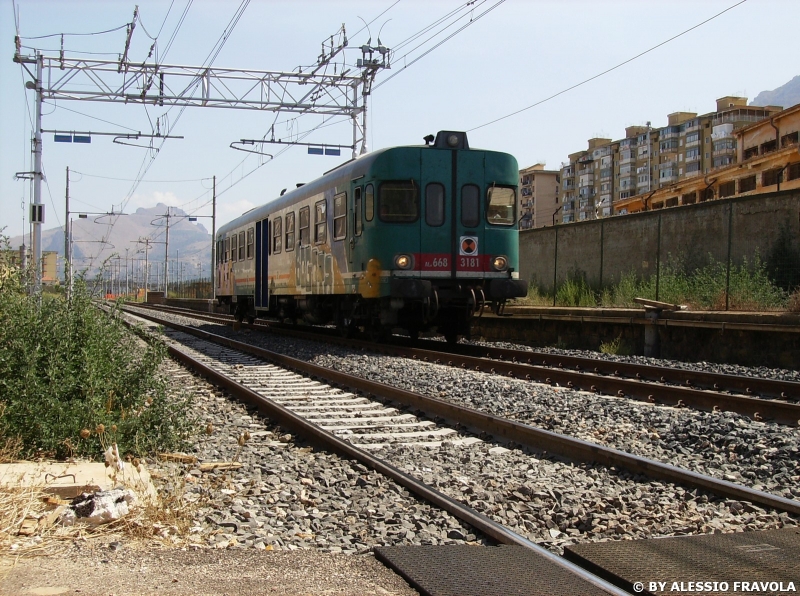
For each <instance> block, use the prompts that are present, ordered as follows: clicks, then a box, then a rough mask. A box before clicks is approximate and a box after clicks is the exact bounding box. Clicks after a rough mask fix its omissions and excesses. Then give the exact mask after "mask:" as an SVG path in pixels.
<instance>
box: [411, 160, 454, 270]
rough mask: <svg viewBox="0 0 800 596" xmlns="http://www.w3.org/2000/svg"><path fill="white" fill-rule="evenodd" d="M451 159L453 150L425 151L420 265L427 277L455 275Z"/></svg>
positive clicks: (421, 190) (421, 203)
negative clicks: (453, 273) (453, 272)
mask: <svg viewBox="0 0 800 596" xmlns="http://www.w3.org/2000/svg"><path fill="white" fill-rule="evenodd" d="M452 161H453V160H452V157H451V152H450V151H425V152H424V153H423V159H422V171H421V178H420V181H421V184H420V189H419V192H420V194H421V197H420V198H421V200H420V210H421V214H420V215H421V217H420V220H421V224H420V236H421V238H420V254H419V260H420V263H419V265H418V269H420V270H421V271H422V272H423V276H424V277H428V278H432V277H439V278H449V277H452V267H453V257H452V244H453V239H452V235H453V230H452V221H453V214H452V209H451V206H452V201H453V199H452V186H453V175H452Z"/></svg>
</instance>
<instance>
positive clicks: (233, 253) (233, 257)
mask: <svg viewBox="0 0 800 596" xmlns="http://www.w3.org/2000/svg"><path fill="white" fill-rule="evenodd" d="M236 239H237V236H236V234H233V235H231V261H233V262H236V255H237V254H238V251H237V250H236V247H237V242H236Z"/></svg>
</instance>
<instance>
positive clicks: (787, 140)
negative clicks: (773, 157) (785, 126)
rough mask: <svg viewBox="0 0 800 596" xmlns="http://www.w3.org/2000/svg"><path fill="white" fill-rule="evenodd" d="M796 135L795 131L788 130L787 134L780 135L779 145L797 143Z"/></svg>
mask: <svg viewBox="0 0 800 596" xmlns="http://www.w3.org/2000/svg"><path fill="white" fill-rule="evenodd" d="M797 136H798V135H797V131H794V132H790V133H789V134H788V135H783V136H782V137H781V147H788V146H789V145H793V144H795V143H797Z"/></svg>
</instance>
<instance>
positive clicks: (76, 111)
mask: <svg viewBox="0 0 800 596" xmlns="http://www.w3.org/2000/svg"><path fill="white" fill-rule="evenodd" d="M42 103H43V104H44V105H51V106H53V107H54V108H56V109H57V110H66V111H67V112H72V113H73V114H78V115H79V116H85V117H86V118H91V119H92V120H97V121H99V122H105V123H106V124H111V125H112V126H119V127H120V128H125V129H127V130H129V131H131V132H140V131H138V130H136V129H135V128H131V127H130V126H125V125H124V124H117V123H116V122H111V121H110V120H103V119H102V118H98V117H97V116H90V115H89V114H84V113H83V112H79V111H78V110H73V109H72V108H67V107H64V106H63V105H61V104H57V103H56V100H55V99H53V100H43V101H42Z"/></svg>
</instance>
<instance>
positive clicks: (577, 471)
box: [181, 317, 797, 553]
mask: <svg viewBox="0 0 800 596" xmlns="http://www.w3.org/2000/svg"><path fill="white" fill-rule="evenodd" d="M181 319H183V318H182V317H181ZM182 322H186V320H185V319H183V321H182ZM201 326H205V325H204V324H202V325H201ZM208 327H210V328H211V327H213V331H215V332H218V333H220V334H223V335H229V336H232V337H235V338H236V339H238V340H240V341H247V342H249V343H256V344H259V345H261V346H262V347H265V348H267V349H272V350H275V351H279V352H282V353H287V354H289V355H292V356H294V357H297V358H302V359H303V360H307V361H311V362H313V363H315V364H320V365H324V366H329V367H331V368H336V369H338V370H344V371H346V372H351V373H356V374H359V375H361V376H364V377H367V378H370V379H373V380H379V381H382V382H386V383H392V384H394V385H397V386H401V387H404V388H406V389H410V390H413V391H418V392H420V393H426V394H430V395H435V396H436V397H440V398H442V399H452V400H453V401H459V402H460V403H464V404H466V405H470V406H471V407H476V408H479V409H484V410H486V411H491V412H493V413H496V414H499V415H508V414H509V413H516V417H517V418H518V419H522V420H526V421H530V422H533V423H537V425H539V426H545V427H547V428H551V429H553V430H557V431H559V432H568V433H569V434H574V435H576V436H580V437H581V438H585V439H588V440H593V441H595V442H599V443H604V444H609V445H611V446H614V447H617V448H621V449H626V450H630V451H633V452H638V453H640V454H642V455H646V456H649V457H653V456H654V452H655V453H656V454H657V455H656V457H655V459H662V461H667V462H668V463H673V464H678V465H681V464H682V465H684V467H691V468H693V469H696V470H698V471H709V472H716V475H723V476H724V475H727V476H728V477H729V478H735V479H736V480H738V481H740V482H743V483H747V482H744V479H747V476H746V475H743V473H742V470H743V472H744V473H747V472H751V471H753V472H754V474H755V470H758V471H760V472H762V475H758V474H756V475H755V478H754V479H751V480H755V482H750V485H751V486H752V485H756V486H757V487H758V485H761V487H762V488H765V489H767V490H770V488H771V489H772V491H773V492H776V493H777V494H783V495H784V496H792V495H793V494H794V493H792V492H791V491H792V489H793V488H794V487H796V485H797V484H796V482H792V481H791V478H792V476H796V475H797V467H796V462H795V461H794V459H795V458H793V456H792V454H793V453H795V452H793V451H791V448H792V447H794V448H795V449H796V444H797V443H796V440H797V433H796V431H795V430H793V429H786V428H785V427H777V426H774V427H773V426H771V425H765V424H763V423H754V422H750V421H749V420H747V419H746V418H744V417H741V416H737V415H731V414H702V413H698V412H694V411H687V410H677V409H673V408H665V407H653V406H650V405H648V404H641V403H639V402H628V400H619V399H612V398H604V397H600V396H596V395H594V394H588V393H577V392H573V391H571V390H567V389H566V388H558V387H550V386H545V385H538V384H533V383H529V382H523V381H517V380H514V379H507V378H502V377H497V376H494V375H487V374H479V373H473V372H470V371H462V370H457V369H452V368H449V367H445V366H438V365H433V364H428V363H421V362H416V361H411V360H407V359H403V358H395V357H389V356H381V355H373V354H368V353H364V352H353V351H350V350H345V349H343V348H338V347H335V346H329V345H322V344H317V343H315V342H304V341H298V340H290V339H284V338H280V337H275V336H271V335H264V334H261V333H259V332H248V331H245V332H238V333H237V332H233V331H231V330H228V329H226V328H225V327H222V326H208ZM209 330H212V329H209ZM206 394H207V395H206V397H205V398H204V399H203V400H202V405H201V407H200V411H202V412H203V413H204V414H205V415H206V416H207V418H208V420H207V422H210V423H212V424H213V425H214V428H215V431H214V433H213V434H212V435H209V436H206V437H203V438H201V440H200V441H199V442H198V444H197V446H196V454H197V455H198V458H199V459H201V460H203V459H224V458H227V457H231V455H230V453H231V450H233V452H234V453H235V452H236V451H237V450H238V448H239V446H238V445H237V443H236V438H237V437H238V436H239V435H240V433H241V432H242V431H243V430H249V432H250V434H251V436H253V438H252V439H251V441H250V442H248V444H247V445H246V446H245V447H244V448H243V449H242V453H241V460H242V463H243V464H245V465H244V467H243V468H241V469H240V470H237V471H235V472H228V473H226V475H224V476H223V478H225V479H226V480H225V482H227V484H226V486H227V488H225V489H216V490H217V491H218V492H216V493H215V492H213V490H212V491H211V492H204V491H207V490H209V489H207V488H204V486H205V485H207V484H208V480H210V479H214V478H213V477H212V476H209V477H207V478H206V477H205V476H206V475H203V474H199V473H198V472H199V471H198V470H194V471H192V470H188V472H187V474H188V475H189V476H195V477H197V478H198V483H197V486H196V487H191V486H190V487H189V489H188V490H189V491H190V493H191V494H197V495H198V496H197V501H198V502H201V501H202V500H203V499H204V498H205V499H207V500H209V501H210V502H209V503H208V504H203V506H202V507H200V508H199V509H198V515H197V516H196V517H197V524H196V526H195V530H194V531H195V533H196V540H197V541H198V542H199V543H204V544H205V545H208V546H213V547H216V548H222V547H230V546H244V547H251V546H252V547H254V548H274V549H278V548H280V549H287V550H288V549H293V548H300V549H302V548H317V549H322V550H325V551H327V552H334V553H335V552H345V553H363V552H367V551H368V550H369V548H370V547H371V546H372V545H378V544H441V543H449V542H453V543H460V542H463V541H467V542H472V541H477V542H480V537H479V536H476V535H474V534H472V533H471V530H470V529H469V528H467V527H460V526H459V524H457V523H456V522H455V520H453V519H452V518H450V517H449V516H447V514H443V513H441V512H437V511H431V510H430V509H428V508H427V507H426V506H424V505H420V504H419V503H417V502H416V501H414V499H411V498H410V496H409V495H407V493H405V491H404V490H403V489H400V488H399V487H397V486H396V485H395V484H394V483H393V482H391V481H388V480H386V479H384V478H382V477H380V476H379V475H376V474H374V473H370V472H368V471H367V470H366V469H364V468H362V467H361V466H360V465H359V464H349V463H347V462H343V461H342V460H340V459H339V458H335V457H334V456H330V455H326V454H322V453H319V452H316V451H314V450H312V449H309V448H307V447H302V446H301V447H297V446H295V445H293V444H292V440H291V438H287V437H285V436H284V435H282V433H281V432H280V430H279V429H270V428H269V427H268V426H259V425H262V424H263V423H262V422H261V421H260V420H259V419H258V417H256V416H253V414H252V413H250V412H247V411H246V410H244V409H243V406H241V405H238V404H232V403H231V402H228V401H227V400H226V399H225V398H224V397H222V396H221V395H219V392H217V391H213V390H212V391H206ZM614 419H623V420H625V423H623V424H620V423H618V422H617V423H612V421H613V420H614ZM708 419H710V420H711V421H712V422H713V423H714V424H715V425H716V427H715V428H716V429H722V428H724V429H725V431H726V432H725V433H724V434H721V435H720V436H721V439H720V441H721V445H717V444H714V443H713V442H712V441H713V440H714V435H713V434H709V433H708V431H706V430H703V429H702V427H703V425H707V424H708ZM537 420H538V422H536V421H537ZM218 425H219V426H218ZM681 425H682V428H681V430H680V431H678V430H676V429H677V428H678V427H679V426H681ZM691 425H694V427H696V428H697V430H696V431H694V433H690V429H691V428H693V427H692V426H691ZM729 425H731V426H730V427H729ZM217 429H218V430H217ZM765 429H770V430H771V432H773V434H774V436H772V435H768V434H766V433H765ZM785 431H788V438H787V433H786V432H785ZM678 434H681V435H684V434H685V435H686V437H685V438H679V437H678V436H677V435H678ZM693 435H697V436H693ZM703 440H705V441H707V442H708V443H709V445H707V446H706V447H705V449H706V450H705V451H703V450H702V449H700V450H697V451H695V450H694V449H693V448H692V447H693V443H692V441H694V444H696V445H698V446H699V445H700V444H702V442H703ZM726 441H727V442H726ZM780 441H782V443H781V444H782V449H779V450H777V451H768V452H767V453H765V454H763V455H762V454H761V449H760V448H759V447H757V446H758V445H762V446H763V448H764V449H771V448H772V447H768V445H771V444H774V443H776V442H780ZM712 445H713V447H712ZM727 445H734V448H733V449H728V448H726V447H727ZM740 445H745V446H747V447H748V449H747V450H744V449H743V450H742V453H741V454H740V453H739V452H738V451H737V449H739V446H740ZM378 455H382V456H385V457H386V458H387V459H389V460H390V461H392V462H393V463H394V465H396V466H398V467H400V468H401V469H404V470H405V471H408V472H409V473H412V474H414V475H417V476H419V477H421V478H422V479H423V480H425V481H428V482H430V483H431V484H432V485H434V486H435V487H436V488H438V489H439V490H441V491H442V492H444V493H446V494H448V495H450V496H452V497H454V498H457V499H459V500H462V501H464V502H466V503H467V504H469V505H471V506H473V507H474V508H476V509H477V510H479V511H481V512H483V513H485V514H486V515H488V516H490V517H492V518H493V519H495V520H496V521H498V522H500V523H503V524H504V525H508V526H509V527H511V528H512V529H514V530H515V531H517V532H519V533H521V534H523V535H525V536H527V537H529V538H531V539H532V540H535V541H537V542H540V543H543V544H545V545H547V546H549V547H550V548H552V549H553V550H554V551H556V552H560V551H561V549H562V548H563V546H564V545H566V544H570V543H573V542H580V541H586V540H592V541H594V540H608V539H620V538H624V539H633V538H644V537H651V536H663V535H681V534H696V533H708V532H730V531H741V530H752V529H768V528H775V527H782V526H783V525H794V523H795V520H793V518H792V517H791V516H789V515H787V514H778V513H776V512H772V511H764V510H763V509H761V508H758V507H754V506H752V505H751V504H749V503H742V502H738V501H731V500H726V501H721V500H718V499H714V498H711V499H709V498H708V497H707V496H706V495H702V494H698V493H697V492H696V491H689V490H687V489H684V488H682V487H676V486H673V485H669V484H666V483H658V482H650V481H647V480H646V479H642V478H633V477H631V476H630V475H627V474H626V473H622V474H617V473H613V472H609V471H607V470H604V469H602V468H595V467H592V466H578V465H574V464H569V463H564V462H558V461H551V460H549V459H543V458H541V457H539V456H537V455H536V454H529V453H525V452H523V451H520V450H506V449H503V448H501V447H497V446H495V445H492V444H489V443H479V444H476V445H473V446H471V447H469V448H466V447H463V446H459V447H456V446H453V445H450V444H448V443H445V444H444V445H443V446H442V447H441V448H438V449H420V448H413V447H393V448H390V449H386V450H383V451H380V452H378ZM740 455H741V457H740ZM759 457H760V458H761V459H758V458H759ZM751 460H752V461H751ZM742 462H744V463H745V464H747V463H749V464H750V465H749V467H744V468H743V467H742ZM765 462H768V463H770V464H771V466H770V469H771V470H774V472H772V473H771V475H772V476H773V477H774V476H775V474H776V473H778V472H782V473H783V474H784V476H779V477H778V478H773V479H770V474H768V473H766V471H765V470H763V469H762V467H763V466H764V465H765ZM718 466H719V467H720V468H721V469H717V467H718ZM781 466H783V467H781ZM706 468H708V470H706ZM762 478H763V480H762ZM784 478H785V479H786V480H787V481H784ZM190 482H191V481H190ZM212 484H215V485H216V486H221V484H220V482H219V481H218V480H217V479H214V482H212ZM223 484H224V483H223ZM223 490H224V491H225V492H221V491H223ZM786 490H788V491H789V492H788V493H787V492H786ZM193 498H194V497H191V496H190V499H193ZM226 516H227V517H226ZM215 526H216V527H215Z"/></svg>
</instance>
